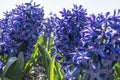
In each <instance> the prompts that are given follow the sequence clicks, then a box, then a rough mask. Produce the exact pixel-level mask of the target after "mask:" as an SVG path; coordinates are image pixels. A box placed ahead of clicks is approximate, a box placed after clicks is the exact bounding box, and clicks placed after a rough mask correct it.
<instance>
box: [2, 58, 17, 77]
mask: <svg viewBox="0 0 120 80" xmlns="http://www.w3.org/2000/svg"><path fill="white" fill-rule="evenodd" d="M16 60H17V58H16V57H11V58H10V59H9V60H8V62H7V64H6V67H5V70H4V72H3V74H2V76H1V78H3V77H4V76H5V75H6V74H7V72H8V70H9V68H10V67H11V66H12V65H13V64H14V63H15V61H16Z"/></svg>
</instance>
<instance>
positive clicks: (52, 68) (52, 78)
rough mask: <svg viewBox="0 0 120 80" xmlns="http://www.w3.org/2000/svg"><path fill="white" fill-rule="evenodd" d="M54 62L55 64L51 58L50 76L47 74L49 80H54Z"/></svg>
mask: <svg viewBox="0 0 120 80" xmlns="http://www.w3.org/2000/svg"><path fill="white" fill-rule="evenodd" d="M54 62H55V57H53V58H52V61H51V63H50V74H49V75H50V78H49V80H54V67H55V65H54Z"/></svg>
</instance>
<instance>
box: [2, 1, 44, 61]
mask: <svg viewBox="0 0 120 80" xmlns="http://www.w3.org/2000/svg"><path fill="white" fill-rule="evenodd" d="M39 6H40V5H36V4H35V3H34V4H32V3H31V2H30V3H25V4H22V5H17V7H16V8H15V9H12V11H10V12H8V11H7V12H6V13H5V18H3V19H1V20H0V29H1V34H0V41H1V42H3V43H5V44H4V45H2V46H1V49H2V50H0V54H2V55H4V54H9V56H17V55H18V54H19V53H20V52H23V54H24V56H25V59H28V58H29V56H30V54H31V53H32V52H33V49H34V47H33V45H34V44H35V43H36V42H37V38H38V36H39V35H42V34H43V30H42V21H43V17H44V11H43V8H42V7H41V8H39Z"/></svg>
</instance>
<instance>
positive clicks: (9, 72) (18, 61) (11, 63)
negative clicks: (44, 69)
mask: <svg viewBox="0 0 120 80" xmlns="http://www.w3.org/2000/svg"><path fill="white" fill-rule="evenodd" d="M23 67H24V57H23V54H22V53H20V54H19V56H18V58H16V57H11V58H10V59H9V60H8V62H7V64H6V67H5V70H4V72H3V74H2V76H1V79H2V80H21V78H22V71H23ZM16 74H17V75H16Z"/></svg>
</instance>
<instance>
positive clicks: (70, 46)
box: [55, 5, 120, 80]
mask: <svg viewBox="0 0 120 80" xmlns="http://www.w3.org/2000/svg"><path fill="white" fill-rule="evenodd" d="M61 14H62V18H57V19H56V27H55V37H56V38H55V46H56V50H57V51H58V52H59V53H60V56H62V58H63V59H62V60H63V62H62V63H61V65H62V68H63V69H64V70H65V73H66V74H65V78H66V79H68V80H78V79H84V80H99V79H103V80H108V79H109V76H110V75H112V74H113V65H114V64H115V63H116V62H118V61H120V14H119V11H118V13H117V12H116V11H114V15H110V12H107V13H106V14H105V15H103V14H98V15H94V14H93V15H90V16H87V14H86V10H84V9H83V8H82V7H81V6H79V7H78V6H76V5H74V8H73V9H72V10H66V9H64V10H63V11H62V12H61ZM79 75H82V77H78V76H79Z"/></svg>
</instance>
